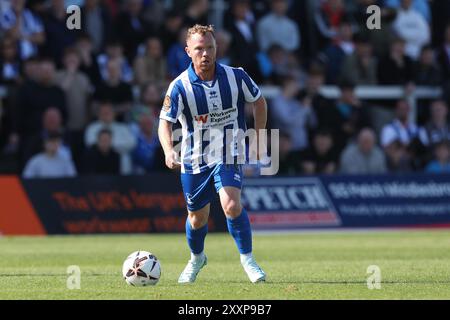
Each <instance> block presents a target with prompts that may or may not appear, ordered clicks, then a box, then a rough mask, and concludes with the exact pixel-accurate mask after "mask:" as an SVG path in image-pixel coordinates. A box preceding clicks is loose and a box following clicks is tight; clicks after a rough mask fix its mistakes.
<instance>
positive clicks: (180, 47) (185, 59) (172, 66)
mask: <svg viewBox="0 0 450 320" xmlns="http://www.w3.org/2000/svg"><path fill="white" fill-rule="evenodd" d="M186 34H187V28H182V29H181V30H180V33H179V34H178V42H177V43H175V44H173V45H172V46H171V47H170V48H169V51H168V52H167V67H168V69H169V75H170V77H171V78H176V77H177V76H178V75H179V74H180V73H182V72H183V71H184V70H186V69H187V67H189V63H190V62H191V58H189V56H188V55H187V53H186V51H185V50H184V48H185V47H186V43H185V39H186Z"/></svg>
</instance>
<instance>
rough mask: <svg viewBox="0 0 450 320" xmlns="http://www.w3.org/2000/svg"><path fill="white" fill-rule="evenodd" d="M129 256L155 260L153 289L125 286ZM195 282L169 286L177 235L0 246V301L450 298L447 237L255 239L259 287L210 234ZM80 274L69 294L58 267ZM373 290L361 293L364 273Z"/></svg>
mask: <svg viewBox="0 0 450 320" xmlns="http://www.w3.org/2000/svg"><path fill="white" fill-rule="evenodd" d="M135 250H147V251H151V252H153V253H154V254H155V255H156V256H157V257H158V258H159V259H160V261H161V266H162V277H161V280H160V281H159V283H158V284H157V285H156V286H152V287H141V288H137V287H132V286H128V285H127V284H126V283H125V281H124V280H123V279H122V276H121V267H122V262H123V261H124V259H125V258H126V257H127V255H128V254H129V253H131V252H132V251H135ZM206 253H207V255H208V265H207V266H206V267H205V268H204V269H203V270H202V271H201V272H200V274H199V276H198V278H197V281H196V283H194V284H187V285H179V284H177V279H178V276H179V274H180V272H181V271H182V270H183V268H184V266H185V263H186V262H187V260H188V258H189V252H188V249H187V245H186V242H185V239H184V235H182V234H169V235H117V236H114V235H111V236H104V235H99V236H48V237H3V238H0V288H1V289H0V299H182V300H184V299H187V300H189V299H214V300H215V299H258V300H259V299H450V231H449V230H441V231H396V232H394V231H380V232H324V233H322V232H320V233H295V234H277V235H274V234H273V235H272V234H270V235H269V234H255V235H254V254H255V257H256V258H257V261H258V262H259V263H260V265H261V266H262V268H263V269H264V270H265V271H266V273H267V275H268V279H267V281H266V283H260V284H252V283H250V282H249V281H248V279H247V276H246V274H245V273H244V271H243V269H242V267H241V265H240V263H239V256H238V253H237V250H236V247H235V245H234V242H233V240H232V238H231V237H230V236H229V235H228V234H209V235H208V236H207V238H206ZM69 265H77V266H79V267H80V269H81V289H79V290H76V289H75V290H69V289H67V286H66V282H67V278H68V277H69V275H68V274H67V273H66V272H67V267H68V266H69ZM370 265H377V266H378V267H379V268H380V270H381V289H379V290H377V289H373V290H369V289H368V287H367V278H368V277H369V276H370V274H368V273H367V267H368V266H370Z"/></svg>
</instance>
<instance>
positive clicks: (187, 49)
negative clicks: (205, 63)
mask: <svg viewBox="0 0 450 320" xmlns="http://www.w3.org/2000/svg"><path fill="white" fill-rule="evenodd" d="M184 51H186V53H187V55H188V56H189V58H192V57H191V54H190V53H189V47H188V46H186V47H184Z"/></svg>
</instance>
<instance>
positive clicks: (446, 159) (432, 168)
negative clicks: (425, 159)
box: [425, 141, 450, 173]
mask: <svg viewBox="0 0 450 320" xmlns="http://www.w3.org/2000/svg"><path fill="white" fill-rule="evenodd" d="M434 156H435V160H433V161H431V162H430V163H429V164H428V165H427V166H426V168H425V172H429V173H450V143H449V142H448V141H442V142H440V143H438V144H437V145H436V146H435V147H434Z"/></svg>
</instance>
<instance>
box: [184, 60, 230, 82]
mask: <svg viewBox="0 0 450 320" xmlns="http://www.w3.org/2000/svg"><path fill="white" fill-rule="evenodd" d="M215 72H216V74H215V76H214V79H213V81H214V82H215V80H216V79H217V77H218V76H219V75H220V74H222V73H223V72H225V71H224V69H223V67H222V66H221V65H220V63H217V62H216V69H215ZM188 75H189V80H190V81H191V82H192V83H201V82H203V80H202V79H200V77H199V76H198V75H197V74H196V73H195V70H194V65H193V63H192V62H191V63H190V64H189V68H188Z"/></svg>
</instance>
